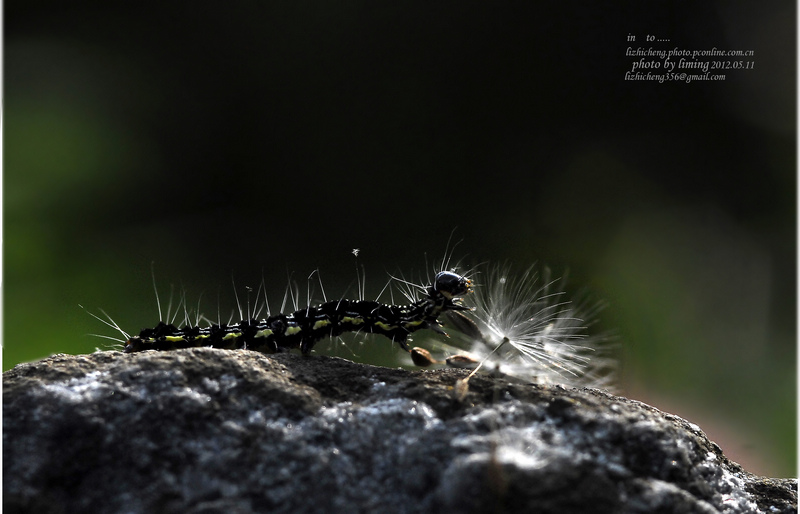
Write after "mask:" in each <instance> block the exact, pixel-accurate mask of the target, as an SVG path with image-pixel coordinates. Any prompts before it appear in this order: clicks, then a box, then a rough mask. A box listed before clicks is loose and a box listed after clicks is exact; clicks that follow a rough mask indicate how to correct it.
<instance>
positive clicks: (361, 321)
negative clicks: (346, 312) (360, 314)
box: [342, 316, 364, 325]
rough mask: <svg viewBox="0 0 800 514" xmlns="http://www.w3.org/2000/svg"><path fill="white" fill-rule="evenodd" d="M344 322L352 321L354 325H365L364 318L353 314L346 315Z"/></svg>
mask: <svg viewBox="0 0 800 514" xmlns="http://www.w3.org/2000/svg"><path fill="white" fill-rule="evenodd" d="M342 322H343V323H352V324H353V325H363V324H364V318H354V317H352V316H344V317H343V318H342Z"/></svg>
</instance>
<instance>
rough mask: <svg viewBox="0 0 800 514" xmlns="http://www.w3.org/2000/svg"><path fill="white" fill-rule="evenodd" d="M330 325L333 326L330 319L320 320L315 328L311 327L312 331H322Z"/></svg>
mask: <svg viewBox="0 0 800 514" xmlns="http://www.w3.org/2000/svg"><path fill="white" fill-rule="evenodd" d="M330 324H331V320H329V319H321V320H318V321H317V322H316V323H314V326H313V327H311V330H317V329H320V328H322V327H327V326H328V325H330Z"/></svg>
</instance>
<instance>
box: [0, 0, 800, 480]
mask: <svg viewBox="0 0 800 514" xmlns="http://www.w3.org/2000/svg"><path fill="white" fill-rule="evenodd" d="M534 4H535V6H534ZM599 4H601V3H599V2H588V1H586V2H535V3H529V4H526V5H529V6H528V7H526V8H525V9H523V10H520V8H519V7H518V6H512V5H511V4H505V3H488V2H475V3H470V2H454V3H435V5H430V4H429V3H427V2H401V3H397V2H280V3H277V2H269V3H268V2H241V1H240V2H230V3H222V2H163V3H152V4H148V3H141V2H137V3H121V2H113V3H112V2H98V3H96V4H89V3H74V2H69V3H66V2H28V1H25V2H22V1H20V0H16V1H9V2H5V13H4V14H5V49H4V60H5V69H4V73H5V75H4V77H5V84H4V86H5V97H4V101H5V118H4V122H5V124H4V141H3V142H4V149H5V155H4V169H5V176H4V201H5V209H4V222H5V224H4V230H5V232H4V233H5V241H4V242H5V245H4V249H5V252H4V262H5V269H4V277H5V291H4V293H5V296H4V321H5V327H4V329H5V330H4V353H3V369H9V368H10V367H12V366H13V365H15V364H16V363H18V362H21V361H28V360H33V359H38V358H41V357H44V356H47V355H49V354H51V353H56V352H67V353H85V352H91V351H93V350H94V349H95V347H104V346H105V345H106V344H107V343H108V341H106V340H103V339H98V338H95V337H90V336H88V335H87V334H90V333H103V334H106V335H115V334H114V333H113V331H111V330H108V329H107V328H106V327H104V326H102V325H101V324H100V323H99V322H97V321H96V320H94V319H93V318H91V317H90V316H88V315H87V314H86V312H84V311H83V310H81V308H80V307H78V304H82V305H84V306H86V307H87V309H88V310H90V311H92V312H95V313H96V312H98V308H99V307H101V308H103V309H104V310H106V311H108V312H109V314H111V315H112V316H113V317H114V319H115V320H116V321H117V322H118V323H119V324H120V325H121V326H122V327H123V328H125V329H126V330H128V331H131V332H136V331H138V330H139V329H140V328H142V327H144V326H148V325H152V324H154V323H155V322H156V321H157V311H156V307H155V301H154V297H153V293H152V287H151V263H153V262H154V263H155V273H156V279H157V282H158V283H159V285H160V286H161V289H162V299H164V298H166V297H167V296H168V293H167V291H168V288H169V284H175V286H176V288H177V289H178V290H185V291H186V296H187V298H188V299H189V301H190V302H191V303H194V302H195V301H196V300H197V298H198V297H199V296H200V295H201V293H202V294H203V298H204V300H205V301H204V307H203V309H204V312H205V313H206V314H208V315H209V316H210V317H214V318H216V309H217V305H221V306H222V307H221V308H222V310H223V311H224V316H223V317H226V316H227V313H229V312H230V310H229V309H231V308H232V306H233V305H234V300H233V299H232V298H231V295H230V291H231V290H232V287H231V286H230V278H231V275H233V276H234V277H235V279H236V282H237V284H238V285H240V286H245V285H251V286H257V285H258V283H259V281H260V280H261V275H262V273H263V275H264V279H265V282H266V284H268V287H269V292H270V295H271V298H272V299H273V300H274V303H279V302H280V298H281V296H282V294H283V288H284V287H285V284H286V283H287V273H294V275H293V279H294V280H297V281H298V282H300V283H301V285H302V287H305V277H306V276H307V275H308V274H309V273H310V272H311V271H312V270H314V269H316V268H319V269H320V271H321V273H322V277H323V280H324V283H325V287H326V290H327V292H328V295H329V296H333V295H338V294H343V293H344V292H345V291H347V288H348V286H350V291H351V296H352V292H353V290H354V288H353V283H354V281H355V271H354V266H355V263H354V260H353V257H352V255H351V254H350V250H351V249H353V248H360V249H361V255H360V257H359V259H360V263H361V264H363V265H364V266H365V268H366V270H367V277H368V278H367V280H368V282H367V283H368V291H370V292H371V294H377V291H378V290H379V289H380V287H382V285H383V284H384V282H385V280H386V273H387V272H396V271H397V270H403V271H404V272H406V273H411V272H413V271H415V270H416V271H419V272H421V271H423V269H424V267H425V257H426V254H427V256H428V259H429V261H430V260H432V259H436V258H439V257H441V255H442V252H443V251H444V249H445V246H446V243H447V240H448V237H449V236H450V233H451V231H452V230H453V229H454V228H456V227H457V230H456V235H455V239H459V240H463V242H462V243H461V244H460V245H459V246H458V248H457V250H456V252H455V254H456V256H457V257H464V258H465V262H469V263H474V262H479V261H484V260H489V261H505V260H509V261H512V262H514V263H516V264H517V265H519V266H524V265H527V264H529V263H531V262H533V261H539V262H545V263H548V264H550V265H551V266H553V267H554V268H555V269H556V270H559V271H563V270H565V269H567V268H569V271H570V283H571V284H572V285H574V286H576V287H583V288H587V289H588V290H590V291H591V292H592V294H593V295H594V296H595V297H599V298H603V299H605V300H607V302H608V304H609V308H608V309H607V310H606V311H605V313H604V315H603V319H602V327H601V328H604V329H610V330H614V331H615V332H616V333H617V335H618V343H619V346H620V353H621V357H622V359H623V365H622V379H621V388H622V390H623V392H625V393H626V394H628V395H630V396H631V397H634V398H638V399H642V400H644V401H647V402H649V403H652V404H654V405H656V406H658V407H660V408H662V409H664V410H668V411H671V412H675V413H677V414H679V415H682V416H685V417H687V418H689V419H690V420H692V421H694V422H696V423H698V424H700V425H701V426H702V428H703V429H704V430H706V432H707V433H708V434H709V435H710V436H711V438H712V439H714V440H716V441H717V442H718V443H719V444H720V445H721V446H722V447H723V449H724V450H725V451H726V452H727V453H729V454H730V455H731V457H732V458H734V459H735V460H738V461H740V462H742V463H743V464H745V466H746V467H747V468H748V469H750V470H753V471H756V472H759V473H765V474H770V475H774V476H790V475H795V429H796V408H795V396H796V395H795V391H796V390H795V376H796V373H795V360H796V359H795V354H796V349H795V336H796V333H795V314H796V298H795V282H796V281H795V259H796V242H795V190H796V179H795V139H796V134H795V96H794V91H795V48H794V42H795V26H794V23H795V19H796V18H795V13H794V4H793V3H792V2H777V1H772V2H769V1H758V2H756V1H750V2H736V3H730V2H706V1H704V2H640V1H636V2H603V3H602V4H603V5H602V6H600V5H599ZM520 5H521V4H520ZM629 34H633V35H636V36H637V41H636V42H635V43H629V42H628V41H627V37H628V35H629ZM648 34H652V35H656V36H657V37H658V38H668V39H670V41H669V42H662V43H647V42H646V41H645V36H646V35H648ZM630 45H633V46H644V47H647V46H650V45H654V46H655V47H656V48H664V49H670V48H674V47H676V46H677V47H680V48H686V49H692V50H693V49H708V48H712V47H717V48H720V49H752V50H755V57H754V58H753V60H754V61H755V63H756V67H755V69H754V70H751V71H730V72H729V73H728V76H727V80H725V81H724V82H703V83H692V84H685V83H665V84H658V83H653V82H626V81H624V80H623V78H624V73H625V71H626V70H628V69H629V67H630V65H631V59H630V58H628V57H626V56H625V49H626V48H627V47H628V46H630ZM374 342H375V344H374V345H365V346H364V347H361V348H356V349H355V351H356V353H358V355H359V356H360V358H363V359H365V360H369V361H371V362H380V363H384V364H387V365H393V364H392V363H393V362H396V359H397V356H398V353H397V350H396V349H392V348H391V347H390V345H384V344H382V343H383V342H382V341H377V340H376V341H374ZM370 348H373V349H375V350H374V351H376V352H378V353H381V352H382V355H372V354H371V353H370V352H372V350H370ZM333 351H334V352H340V353H339V354H341V355H345V356H348V355H349V356H351V357H352V355H350V353H349V350H341V349H340V350H333Z"/></svg>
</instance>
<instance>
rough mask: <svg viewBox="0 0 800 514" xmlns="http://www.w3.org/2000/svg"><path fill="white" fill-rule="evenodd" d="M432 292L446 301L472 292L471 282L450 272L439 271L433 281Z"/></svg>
mask: <svg viewBox="0 0 800 514" xmlns="http://www.w3.org/2000/svg"><path fill="white" fill-rule="evenodd" d="M431 287H432V289H433V291H434V292H436V293H439V294H441V295H442V296H444V297H445V298H447V299H448V300H450V299H453V298H455V297H457V296H461V295H465V294H469V293H471V292H472V280H470V279H468V278H467V277H462V276H461V275H459V274H458V273H453V272H452V271H440V272H439V273H437V274H436V277H435V278H434V279H433V286H431Z"/></svg>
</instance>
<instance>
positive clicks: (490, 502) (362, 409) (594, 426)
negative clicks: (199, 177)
mask: <svg viewBox="0 0 800 514" xmlns="http://www.w3.org/2000/svg"><path fill="white" fill-rule="evenodd" d="M465 375H466V372H465V371H463V370H455V369H448V370H438V371H416V372H410V371H404V370H399V369H388V368H380V367H373V366H366V365H361V364H355V363H352V362H349V361H346V360H342V359H336V358H330V357H317V356H311V357H304V356H300V355H294V354H279V355H271V356H267V355H262V354H259V353H254V352H249V351H245V350H238V351H229V350H212V349H204V348H194V349H187V350H179V351H173V352H144V353H141V354H131V355H126V354H122V353H119V352H99V353H95V354H93V355H79V356H68V355H55V356H53V357H50V358H48V359H44V360H42V361H38V362H33V363H29V364H22V365H19V366H17V367H15V368H14V369H13V370H11V371H8V372H6V373H4V374H3V386H4V388H3V504H4V507H5V508H6V509H7V510H6V512H37V513H51V512H65V513H66V512H98V513H105V512H142V513H144V512H175V513H185V512H193V513H201V512H202V513H213V512H242V513H247V512H287V513H292V514H298V513H305V512H538V513H550V512H552V513H560V514H563V513H571V512H581V513H584V512H597V513H603V512H613V513H617V512H622V513H654V512H663V513H673V512H698V513H713V512H726V513H728V512H729V513H735V512H765V513H766V512H769V513H771V512H796V511H797V494H796V489H797V481H796V480H789V479H783V480H782V479H769V478H763V477H756V476H753V475H750V474H748V473H746V472H745V471H744V470H742V468H741V467H739V466H738V465H737V464H735V463H733V462H731V461H729V460H728V459H727V458H726V457H725V456H724V455H723V454H722V451H721V450H720V448H719V447H718V446H717V445H716V444H714V443H712V442H710V441H709V440H708V439H707V438H706V436H705V435H704V434H703V432H702V431H701V430H700V428H699V427H697V426H696V425H693V424H691V423H689V422H687V421H685V420H683V419H681V418H678V417H676V416H672V415H669V414H665V413H663V412H661V411H659V410H657V409H654V408H652V407H649V406H647V405H644V404H642V403H640V402H636V401H633V400H628V399H626V398H622V397H617V396H613V395H610V394H607V393H604V392H601V391H597V390H593V389H582V390H578V389H567V388H562V387H545V386H537V385H525V384H518V383H511V382H508V381H505V380H503V379H496V378H491V377H488V376H476V377H474V378H473V379H472V381H470V387H469V392H468V394H467V396H466V398H465V399H464V400H462V401H459V400H457V399H456V398H455V396H454V394H453V385H454V383H455V381H456V380H457V379H458V378H461V377H464V376H465Z"/></svg>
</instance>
